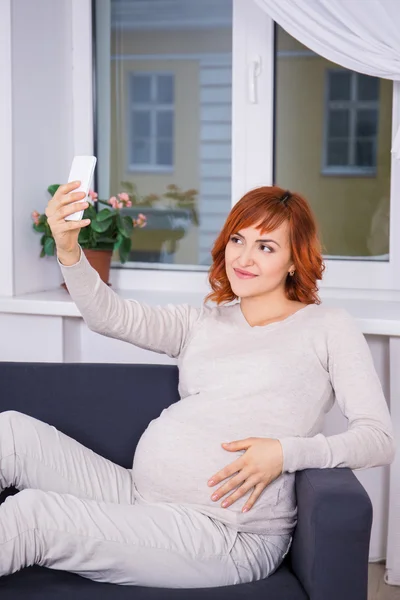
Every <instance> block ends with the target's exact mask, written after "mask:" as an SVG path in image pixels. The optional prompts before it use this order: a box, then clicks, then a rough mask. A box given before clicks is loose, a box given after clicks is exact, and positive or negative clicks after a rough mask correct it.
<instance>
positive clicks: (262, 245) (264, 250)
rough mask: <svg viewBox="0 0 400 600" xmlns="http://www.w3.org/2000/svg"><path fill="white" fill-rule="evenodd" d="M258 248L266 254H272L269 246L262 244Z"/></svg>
mask: <svg viewBox="0 0 400 600" xmlns="http://www.w3.org/2000/svg"><path fill="white" fill-rule="evenodd" d="M260 248H261V250H262V251H263V252H266V253H267V254H268V252H273V250H272V248H270V247H269V246H264V244H261V246H260Z"/></svg>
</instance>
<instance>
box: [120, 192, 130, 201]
mask: <svg viewBox="0 0 400 600" xmlns="http://www.w3.org/2000/svg"><path fill="white" fill-rule="evenodd" d="M118 198H119V199H120V200H122V201H123V202H129V195H128V194H127V193H126V192H121V194H118Z"/></svg>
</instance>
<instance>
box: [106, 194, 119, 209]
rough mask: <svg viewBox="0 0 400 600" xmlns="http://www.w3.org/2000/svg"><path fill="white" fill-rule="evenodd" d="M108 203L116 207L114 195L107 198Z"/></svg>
mask: <svg viewBox="0 0 400 600" xmlns="http://www.w3.org/2000/svg"><path fill="white" fill-rule="evenodd" d="M108 203H109V204H111V206H112V207H113V208H117V204H118V200H117V199H116V197H115V196H111V198H110V199H109V201H108Z"/></svg>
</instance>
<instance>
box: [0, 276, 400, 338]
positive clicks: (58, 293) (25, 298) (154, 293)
mask: <svg viewBox="0 0 400 600" xmlns="http://www.w3.org/2000/svg"><path fill="white" fill-rule="evenodd" d="M115 291H116V292H117V293H118V294H119V295H120V296H121V297H122V298H125V299H133V298H134V299H135V300H138V301H139V302H143V303H147V304H150V305H153V306H154V305H165V304H168V303H172V304H178V303H188V304H191V305H193V306H200V305H201V304H202V302H203V298H204V294H202V293H200V292H180V291H167V290H143V289H141V290H120V289H117V288H116V289H115ZM367 294H368V297H367ZM321 299H322V301H323V303H325V304H326V305H327V306H332V307H341V308H345V309H346V310H348V311H349V313H350V314H352V315H353V317H355V318H356V319H357V322H358V324H359V326H360V328H361V330H362V332H363V333H364V334H367V335H385V336H396V337H397V336H400V292H384V293H383V292H381V293H380V294H377V295H376V294H374V293H373V292H366V291H365V290H361V291H357V290H352V291H349V290H339V289H337V290H329V291H328V290H321ZM1 313H7V314H24V315H42V316H59V317H80V316H81V315H80V313H79V310H78V309H77V307H76V305H75V304H74V302H73V301H72V299H71V297H70V296H69V294H68V293H67V292H66V291H65V290H64V289H62V288H58V289H53V290H48V291H43V292H36V293H32V294H24V295H21V296H14V297H10V298H7V297H0V314H1Z"/></svg>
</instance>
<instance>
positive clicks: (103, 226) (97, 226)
mask: <svg viewBox="0 0 400 600" xmlns="http://www.w3.org/2000/svg"><path fill="white" fill-rule="evenodd" d="M111 225H112V219H107V220H106V221H100V222H99V221H97V219H95V220H94V221H92V222H91V226H92V229H93V231H97V233H103V232H104V231H107V229H108V228H109V227H110V226H111Z"/></svg>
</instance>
